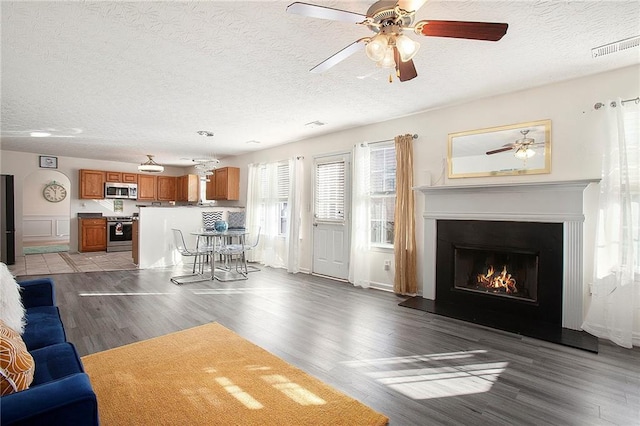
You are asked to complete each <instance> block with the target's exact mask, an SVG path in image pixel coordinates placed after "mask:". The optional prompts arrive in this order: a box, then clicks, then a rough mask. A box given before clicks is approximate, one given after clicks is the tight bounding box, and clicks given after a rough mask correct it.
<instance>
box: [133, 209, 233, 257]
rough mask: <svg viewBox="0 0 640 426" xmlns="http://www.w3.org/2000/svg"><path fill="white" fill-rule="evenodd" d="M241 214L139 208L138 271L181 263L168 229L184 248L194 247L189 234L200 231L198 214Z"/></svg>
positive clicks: (211, 210) (199, 210) (193, 238)
mask: <svg viewBox="0 0 640 426" xmlns="http://www.w3.org/2000/svg"><path fill="white" fill-rule="evenodd" d="M220 210H222V211H226V212H228V211H244V209H243V208H241V207H212V206H170V207H155V206H152V207H140V213H139V215H138V224H137V225H138V242H137V249H138V268H139V269H147V268H161V267H166V266H174V265H177V264H179V263H181V262H182V260H183V259H182V256H181V255H180V253H178V251H177V250H176V246H175V243H174V241H173V235H172V232H171V229H173V228H175V229H179V230H181V231H182V234H183V236H184V239H185V243H186V245H187V247H195V244H196V236H195V235H192V234H191V233H192V232H195V231H199V230H200V229H201V228H202V213H203V212H213V211H220Z"/></svg>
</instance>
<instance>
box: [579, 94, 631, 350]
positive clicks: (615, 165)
mask: <svg viewBox="0 0 640 426" xmlns="http://www.w3.org/2000/svg"><path fill="white" fill-rule="evenodd" d="M614 102H615V105H616V107H612V106H611V105H612V103H611V102H608V103H607V107H606V110H605V111H601V112H602V113H604V114H606V117H603V118H604V119H605V121H606V123H605V124H604V126H603V127H606V134H605V137H604V138H605V140H603V144H605V149H604V158H603V166H602V181H601V182H600V199H599V216H598V235H597V242H596V243H597V246H596V254H595V277H594V283H593V291H592V297H591V305H590V307H589V311H588V313H587V317H586V319H585V322H584V323H583V324H582V328H583V329H584V330H585V331H587V332H589V333H591V334H593V335H595V336H598V337H602V338H606V339H609V340H611V341H613V342H615V343H616V344H618V345H620V346H623V347H625V348H631V347H632V346H633V345H634V344H635V345H636V346H638V345H640V326H639V324H640V108H639V107H638V105H637V104H635V103H630V102H627V103H625V104H624V105H623V103H622V102H621V100H620V99H618V100H616V101H614Z"/></svg>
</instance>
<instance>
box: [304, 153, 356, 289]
mask: <svg viewBox="0 0 640 426" xmlns="http://www.w3.org/2000/svg"><path fill="white" fill-rule="evenodd" d="M350 163H351V155H350V154H348V153H345V154H340V155H335V156H330V157H319V158H316V159H315V164H314V168H315V173H314V178H315V181H314V188H315V191H314V203H313V204H314V221H313V273H314V274H320V275H326V276H329V277H333V278H338V279H343V280H346V279H347V278H348V277H349V249H350V245H349V244H350V238H349V229H350V227H349V204H350V191H349V188H350Z"/></svg>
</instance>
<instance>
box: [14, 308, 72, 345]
mask: <svg viewBox="0 0 640 426" xmlns="http://www.w3.org/2000/svg"><path fill="white" fill-rule="evenodd" d="M22 339H23V340H24V343H25V344H26V345H27V349H29V350H30V351H32V350H34V349H39V348H41V347H43V346H48V345H53V344H55V343H62V342H64V341H66V340H67V337H66V335H65V333H64V328H63V326H62V320H61V319H60V312H59V311H58V308H57V307H56V306H39V307H37V308H29V309H27V326H26V327H25V330H24V334H23V335H22Z"/></svg>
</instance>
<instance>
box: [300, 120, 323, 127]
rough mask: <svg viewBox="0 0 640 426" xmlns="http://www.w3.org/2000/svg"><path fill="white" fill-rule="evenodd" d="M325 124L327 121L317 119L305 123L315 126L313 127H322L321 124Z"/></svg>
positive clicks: (307, 125) (308, 125)
mask: <svg viewBox="0 0 640 426" xmlns="http://www.w3.org/2000/svg"><path fill="white" fill-rule="evenodd" d="M325 124H327V123H323V122H322V121H318V120H316V121H312V122H310V123H307V124H305V126H306V127H310V128H313V127H321V126H324V125H325Z"/></svg>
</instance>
